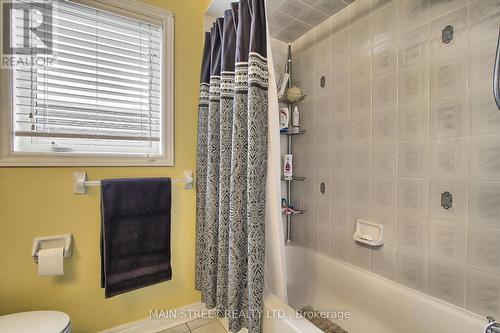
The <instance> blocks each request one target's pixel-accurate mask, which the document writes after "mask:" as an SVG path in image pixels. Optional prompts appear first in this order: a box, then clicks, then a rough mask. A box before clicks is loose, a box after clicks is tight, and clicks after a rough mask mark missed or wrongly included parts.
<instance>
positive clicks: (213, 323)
mask: <svg viewBox="0 0 500 333" xmlns="http://www.w3.org/2000/svg"><path fill="white" fill-rule="evenodd" d="M158 333H227V331H226V329H225V328H224V326H222V325H221V323H220V322H219V321H218V320H217V319H216V318H200V319H195V320H192V321H189V322H187V323H186V324H182V325H179V326H175V327H172V328H169V329H167V330H165V331H161V332H158Z"/></svg>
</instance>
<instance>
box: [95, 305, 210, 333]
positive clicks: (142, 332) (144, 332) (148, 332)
mask: <svg viewBox="0 0 500 333" xmlns="http://www.w3.org/2000/svg"><path fill="white" fill-rule="evenodd" d="M206 309H207V308H206V307H205V305H204V304H203V303H200V302H198V303H193V304H189V305H186V306H183V307H180V308H177V309H173V310H166V309H165V312H167V311H168V312H169V313H174V312H175V313H177V314H178V315H175V316H167V317H165V318H158V319H157V318H146V319H141V320H137V321H134V322H130V323H126V324H123V325H120V326H116V327H113V328H109V329H106V330H103V331H100V332H99V333H157V332H160V331H163V330H166V329H168V328H172V327H175V326H179V325H182V324H185V323H187V322H188V321H191V320H193V319H196V318H193V317H188V316H186V315H185V314H186V313H190V312H191V313H193V312H196V311H203V310H206ZM158 310H161V309H158Z"/></svg>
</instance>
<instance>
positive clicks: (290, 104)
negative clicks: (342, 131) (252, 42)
mask: <svg viewBox="0 0 500 333" xmlns="http://www.w3.org/2000/svg"><path fill="white" fill-rule="evenodd" d="M285 71H286V73H288V75H289V79H288V88H291V87H292V44H290V43H288V59H287V64H286V68H285ZM304 97H305V95H303V96H302V98H301V99H300V100H299V101H297V102H290V101H288V99H287V98H286V97H283V99H280V100H279V102H280V103H283V104H287V106H288V114H290V115H291V114H292V113H293V107H294V105H295V104H296V103H298V102H300V101H301V100H302V99H304ZM305 132H306V131H305V130H299V131H287V132H281V133H280V134H281V135H285V136H286V138H287V140H286V150H287V154H293V149H292V148H293V145H292V144H293V137H294V136H295V135H301V134H304V133H305ZM305 179H306V178H305V177H298V176H293V177H292V179H285V178H283V177H281V180H282V181H284V182H286V201H287V203H288V206H293V205H291V203H290V201H291V198H292V184H293V182H295V181H304V180H305ZM304 213H305V211H304V210H300V209H299V210H297V212H296V213H286V214H284V215H285V216H286V242H287V243H290V242H291V241H292V215H301V214H304Z"/></svg>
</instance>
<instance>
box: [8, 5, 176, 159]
mask: <svg viewBox="0 0 500 333" xmlns="http://www.w3.org/2000/svg"><path fill="white" fill-rule="evenodd" d="M9 4H10V7H5V6H4V7H3V8H2V9H3V11H4V13H5V12H8V13H9V14H8V15H7V17H9V18H10V21H9V22H8V24H7V26H8V27H10V29H9V30H10V31H9V33H7V34H6V35H8V38H7V39H8V42H7V43H5V39H6V38H5V37H4V43H3V46H4V47H3V54H2V83H4V82H7V83H8V84H7V85H4V84H2V86H3V87H2V88H1V89H2V96H1V97H2V98H1V101H2V114H1V116H2V118H1V119H0V126H1V132H2V133H0V140H1V141H0V144H1V146H0V153H1V155H0V165H173V148H174V142H173V140H174V135H173V129H174V126H173V52H174V49H173V45H174V44H173V14H172V13H170V12H167V11H163V10H161V9H158V8H156V7H154V8H153V7H149V6H148V5H145V4H142V3H140V2H132V1H115V0H106V1H103V0H99V1H95V0H78V1H76V0H75V1H48V0H45V1H23V2H12V3H9ZM3 17H6V15H5V14H4V16H3ZM3 27H5V24H4V25H3ZM6 45H7V46H6ZM6 51H7V52H6ZM6 54H8V57H7V58H6ZM4 97H7V98H4ZM6 104H7V105H6ZM6 110H7V111H10V112H5V111H6Z"/></svg>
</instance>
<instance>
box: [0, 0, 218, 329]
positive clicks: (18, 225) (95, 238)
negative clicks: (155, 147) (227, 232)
mask: <svg viewBox="0 0 500 333" xmlns="http://www.w3.org/2000/svg"><path fill="white" fill-rule="evenodd" d="M145 1H147V2H148V3H151V4H154V5H157V6H158V7H163V8H166V9H168V10H170V11H173V12H174V13H175V47H176V49H175V70H176V76H175V98H176V99H175V142H176V144H175V160H176V166H175V167H173V168H153V167H151V168H138V167H127V168H115V167H113V168H87V167H86V168H0V315H2V314H7V313H11V312H19V311H28V310H38V309H47V310H59V311H64V312H66V313H68V314H69V315H70V316H71V320H72V323H73V327H74V332H75V333H84V332H85V333H87V332H96V331H98V330H101V329H105V328H110V327H113V326H116V325H119V324H123V323H126V322H130V321H134V320H138V319H142V318H145V317H147V316H148V315H149V310H150V309H152V308H153V309H154V308H158V309H171V308H176V307H178V306H182V305H186V304H189V303H193V302H197V301H199V294H198V293H197V292H195V290H194V235H195V192H194V190H184V189H183V188H182V185H174V187H175V188H174V190H173V206H172V207H173V209H172V255H173V258H172V267H173V279H172V280H171V281H168V282H164V283H161V284H157V285H154V286H151V287H147V288H143V289H140V290H137V291H133V292H129V293H126V294H124V295H120V296H116V297H113V298H111V299H107V300H106V299H104V292H103V290H102V289H101V288H100V285H99V284H100V261H99V260H100V259H99V258H100V256H99V223H100V213H99V193H98V190H97V189H91V190H90V191H89V193H88V195H74V194H73V193H72V173H73V172H74V171H77V170H86V171H87V172H88V175H89V178H90V179H102V178H117V177H150V176H171V177H181V176H182V171H183V170H185V169H191V170H194V169H195V152H196V119H197V112H196V110H197V100H198V91H199V90H198V87H199V71H200V62H201V55H202V48H203V13H204V11H205V9H206V8H207V7H208V3H209V1H208V0H163V1H162V0H156V1H155V0H145ZM62 233H73V236H74V240H75V247H74V254H73V257H71V258H69V259H66V260H65V268H64V269H65V275H64V276H62V277H46V278H39V277H38V276H37V266H36V264H34V263H33V260H32V258H31V256H30V251H31V245H32V240H33V237H35V236H45V235H53V234H62Z"/></svg>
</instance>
